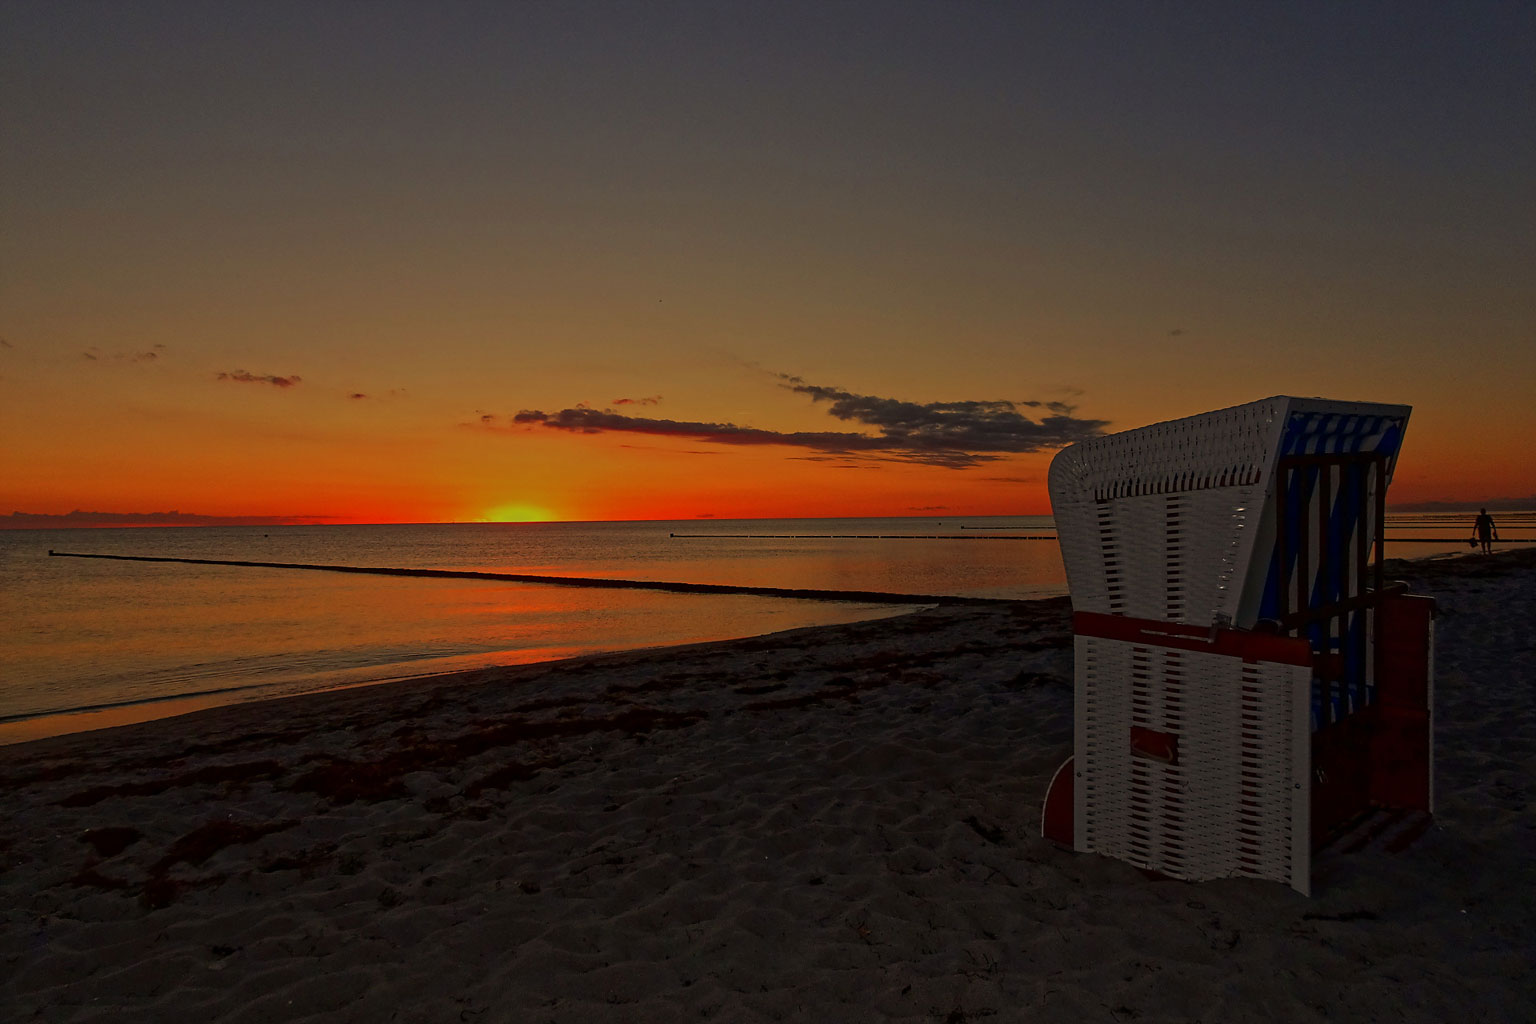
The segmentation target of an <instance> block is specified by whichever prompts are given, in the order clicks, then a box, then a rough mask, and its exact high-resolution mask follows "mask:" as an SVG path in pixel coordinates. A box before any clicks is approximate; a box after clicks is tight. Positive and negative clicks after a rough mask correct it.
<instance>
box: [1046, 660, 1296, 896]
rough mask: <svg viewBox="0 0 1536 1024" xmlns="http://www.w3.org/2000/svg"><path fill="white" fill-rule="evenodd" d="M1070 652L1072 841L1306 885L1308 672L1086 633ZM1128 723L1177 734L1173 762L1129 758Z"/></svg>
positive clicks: (1179, 873)
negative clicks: (1073, 717) (1073, 752)
mask: <svg viewBox="0 0 1536 1024" xmlns="http://www.w3.org/2000/svg"><path fill="white" fill-rule="evenodd" d="M1076 655H1077V673H1076V691H1077V716H1076V722H1075V728H1076V741H1077V742H1076V757H1077V760H1076V770H1077V772H1078V778H1077V780H1076V781H1077V785H1076V788H1075V799H1076V806H1075V808H1074V811H1075V830H1076V835H1075V840H1076V846H1077V848H1078V849H1079V850H1083V851H1088V852H1094V853H1101V854H1105V855H1107V856H1111V857H1117V858H1120V859H1122V860H1125V861H1128V862H1130V863H1132V864H1135V865H1137V866H1139V867H1144V868H1147V869H1150V870H1155V871H1160V872H1162V873H1164V874H1167V875H1171V876H1173V877H1175V878H1184V879H1189V880H1201V879H1209V878H1224V877H1229V876H1234V875H1241V876H1247V877H1253V878H1263V879H1271V880H1274V881H1280V882H1284V883H1286V884H1287V885H1290V886H1292V887H1293V888H1295V889H1297V890H1298V891H1300V892H1303V893H1305V892H1307V891H1308V885H1309V881H1308V875H1309V861H1308V852H1307V851H1308V849H1309V845H1310V844H1309V840H1308V835H1307V827H1308V824H1307V813H1308V805H1307V798H1308V792H1309V790H1308V786H1307V785H1306V782H1307V775H1308V770H1309V768H1308V765H1309V757H1310V753H1309V751H1310V747H1309V737H1310V731H1309V729H1308V724H1307V715H1308V700H1307V689H1308V685H1309V681H1310V671H1309V670H1308V669H1307V668H1305V667H1302V666H1291V665H1279V664H1273V663H1264V662H1260V663H1256V664H1252V663H1244V662H1243V661H1242V659H1240V658H1236V657H1230V656H1222V655H1215V654H1208V653H1203V652H1198V651H1183V650H1175V649H1172V648H1163V647H1156V646H1146V645H1140V644H1134V643H1129V642H1126V641H1120V640H1108V639H1103V638H1099V637H1090V636H1078V637H1077V638H1076ZM1133 726H1138V727H1141V728H1145V729H1151V730H1156V731H1157V732H1159V733H1168V734H1173V735H1176V736H1177V737H1178V756H1177V761H1176V762H1175V763H1168V762H1165V761H1161V760H1156V759H1153V758H1149V757H1146V756H1141V755H1138V754H1136V753H1134V752H1133V750H1132V746H1131V742H1130V736H1131V729H1132V727H1133Z"/></svg>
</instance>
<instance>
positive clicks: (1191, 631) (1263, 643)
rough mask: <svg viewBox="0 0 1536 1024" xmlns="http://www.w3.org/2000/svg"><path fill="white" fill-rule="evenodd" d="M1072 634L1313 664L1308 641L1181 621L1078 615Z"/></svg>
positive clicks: (1074, 617)
mask: <svg viewBox="0 0 1536 1024" xmlns="http://www.w3.org/2000/svg"><path fill="white" fill-rule="evenodd" d="M1072 631H1073V632H1074V633H1076V634H1078V635H1079V636H1096V637H1101V638H1103V639H1105V640H1123V641H1125V642H1126V643H1133V644H1144V645H1146V646H1148V647H1172V648H1175V649H1176V650H1181V651H1199V652H1201V653H1204V654H1224V655H1227V656H1228V657H1233V658H1241V659H1243V661H1245V662H1259V661H1272V662H1278V663H1279V664H1282V665H1311V664H1312V648H1311V647H1310V646H1309V645H1308V644H1307V641H1306V640H1304V639H1302V638H1300V637H1294V636H1283V635H1280V634H1276V633H1250V632H1247V631H1244V630H1240V629H1227V628H1225V627H1218V628H1216V629H1214V630H1212V629H1210V628H1208V627H1201V626H1186V625H1184V624H1182V623H1178V622H1159V621H1158V620H1156V619H1137V618H1133V617H1131V616H1129V615H1105V614H1103V613H1101V612H1074V613H1073V614H1072Z"/></svg>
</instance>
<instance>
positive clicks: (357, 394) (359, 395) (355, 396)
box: [347, 391, 368, 400]
mask: <svg viewBox="0 0 1536 1024" xmlns="http://www.w3.org/2000/svg"><path fill="white" fill-rule="evenodd" d="M347 397H348V398H351V399H354V400H356V399H359V398H367V397H368V396H367V395H365V394H363V393H362V392H361V391H354V392H352V393H351V394H350V395H348V396H347Z"/></svg>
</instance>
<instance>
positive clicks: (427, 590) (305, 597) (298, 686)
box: [0, 516, 1466, 744]
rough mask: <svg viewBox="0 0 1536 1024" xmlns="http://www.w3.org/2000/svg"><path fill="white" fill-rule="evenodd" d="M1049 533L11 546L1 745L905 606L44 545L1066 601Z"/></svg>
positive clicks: (5, 564) (325, 538)
mask: <svg viewBox="0 0 1536 1024" xmlns="http://www.w3.org/2000/svg"><path fill="white" fill-rule="evenodd" d="M1465 518H1466V517H1464V516H1463V517H1460V519H1465ZM1457 531H1461V532H1465V524H1463V523H1461V522H1460V521H1459V520H1458V521H1457V522H1454V523H1453V522H1451V521H1449V520H1446V521H1439V520H1436V519H1435V518H1433V517H1430V518H1429V519H1426V518H1425V517H1422V516H1421V517H1413V516H1403V517H1389V518H1388V538H1389V541H1388V553H1389V554H1391V555H1395V556H1398V557H1425V556H1436V555H1445V554H1449V553H1452V552H1461V553H1465V551H1466V547H1465V541H1464V540H1462V539H1461V536H1460V534H1459V533H1458V535H1457V537H1455V538H1454V542H1452V540H1450V539H1449V538H1447V540H1446V542H1445V543H1435V542H1433V540H1432V539H1433V538H1434V537H1437V536H1446V535H1448V534H1450V533H1452V532H1457ZM1394 536H1396V537H1398V538H1400V539H1405V540H1412V541H1413V543H1409V544H1405V545H1399V546H1395V547H1394V546H1393V544H1392V539H1391V538H1393V537H1394ZM1054 538H1055V529H1054V525H1053V523H1052V520H1051V519H1050V517H1048V516H1019V517H970V518H964V517H961V518H956V517H947V518H891V519H803V520H786V519H776V520H703V521H701V520H688V521H680V522H624V523H473V524H435V525H384V526H335V525H332V526H242V527H165V528H153V527H138V528H132V529H90V530H81V529H75V530H14V531H0V744H4V743H15V742H20V741H22V740H27V739H34V738H39V737H43V736H50V735H59V734H63V733H68V732H77V731H81V730H86V729H97V728H103V727H106V726H112V725H122V724H127V723H130V722H136V721H145V720H149V719H154V718H162V717H168V716H171V715H176V714H182V713H185V712H188V711H194V710H198V709H201V708H206V707H213V706H217V705H223V704H233V703H239V702H244V701H253V700H265V699H270V698H274V697H284V696H290V695H294V694H300V693H309V692H314V691H319V690H329V689H338V688H343V687H349V686H359V685H367V684H372V683H379V682H385V681H390V680H399V679H410V678H419V677H423V676H428V675H436V674H439V673H444V672H457V671H462V670H468V669H477V668H484V667H489V666H495V665H516V664H526V663H530V662H541V661H550V660H555V659H560V658H569V657H575V656H579V655H585V654H594V653H600V652H605V651H618V650H630V649H639V648H650V647H665V646H671V645H677V644H689V643H699V642H704V641H711V640H723V639H730V638H736V637H744V636H756V635H761V634H764V633H770V632H776V631H779V630H786V629H795V628H799V627H805V626H820V625H831V624H836V623H846V622H852V621H858V620H862V619H872V618H878V617H882V616H887V615H895V614H901V613H902V612H903V611H905V610H908V609H907V608H906V607H903V606H901V605H890V604H874V603H868V602H859V601H827V600H806V599H801V598H780V597H764V596H755V595H742V594H679V593H665V592H657V591H650V590H642V589H601V590H594V589H584V588H583V589H578V588H571V587H565V586H553V585H542V584H530V583H512V582H507V581H499V580H474V579H442V578H414V577H392V576H376V575H354V574H346V573H332V572H310V571H300V570H292V569H273V568H259V567H249V566H225V565H195V564H186V563H171V562H134V561H115V560H99V559H89V558H65V557H50V555H49V552H50V551H61V552H72V553H81V554H112V555H139V556H150V557H162V558H194V559H215V560H228V561H259V562H288V563H304V564H324V565H349V566H372V567H391V568H402V569H448V570H466V571H482V572H499V573H518V574H531V575H542V576H577V577H603V578H611V579H621V580H643V581H662V582H678V583H711V584H721V585H726V586H743V587H772V588H782V589H816V590H842V591H865V592H880V593H894V594H922V595H951V596H962V597H990V598H1007V599H1029V598H1040V597H1051V596H1055V595H1060V594H1065V593H1066V592H1067V586H1066V578H1065V573H1064V570H1063V568H1062V564H1061V556H1060V553H1059V550H1058V548H1057V544H1056V542H1055V539H1054Z"/></svg>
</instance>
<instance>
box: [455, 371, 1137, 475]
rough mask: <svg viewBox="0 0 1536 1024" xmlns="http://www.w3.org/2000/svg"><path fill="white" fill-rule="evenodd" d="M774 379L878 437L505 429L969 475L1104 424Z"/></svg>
mask: <svg viewBox="0 0 1536 1024" xmlns="http://www.w3.org/2000/svg"><path fill="white" fill-rule="evenodd" d="M780 379H781V380H782V381H783V382H784V385H783V386H784V387H786V388H788V389H789V390H791V391H794V392H796V393H797V394H802V395H807V396H809V397H810V398H811V400H812V401H813V402H826V403H828V412H829V413H830V414H831V415H832V416H834V417H836V418H837V419H840V420H843V421H845V422H854V423H859V424H862V425H864V426H868V427H874V428H875V429H876V430H877V431H878V433H876V434H865V433H855V432H851V431H849V432H844V431H790V432H786V431H777V430H762V429H759V428H756V427H744V426H739V425H737V424H734V423H705V422H700V421H690V420H673V419H656V418H651V417H644V416H629V415H626V414H624V413H620V412H615V411H614V410H612V409H601V410H599V409H593V408H591V407H589V406H587V405H586V404H585V403H582V404H579V405H577V406H575V407H573V408H569V409H562V410H560V411H559V412H555V413H546V412H544V411H543V410H539V409H525V410H523V411H522V412H519V413H517V414H516V415H515V416H513V417H511V424H512V425H513V426H522V427H533V426H538V427H546V428H548V429H551V430H564V431H569V432H571V433H578V434H602V433H628V434H644V435H648V436H652V437H679V438H689V439H692V440H700V441H707V442H710V443H713V444H723V445H741V446H751V445H782V446H786V447H792V448H805V449H809V450H811V451H814V452H818V453H821V454H820V455H817V456H809V457H810V458H816V459H835V458H837V457H842V458H846V459H850V460H856V461H862V460H868V459H878V460H885V461H901V462H917V463H922V464H926V465H933V466H944V467H947V468H950V469H968V468H970V467H972V466H978V465H981V464H983V463H987V462H994V461H997V460H998V459H1000V458H1002V457H1004V455H1009V454H1022V453H1028V452H1037V451H1045V450H1049V449H1054V448H1060V447H1062V446H1064V445H1067V444H1071V443H1072V442H1074V441H1078V440H1081V439H1083V438H1085V437H1092V436H1094V435H1095V434H1098V433H1099V432H1100V431H1101V430H1102V429H1103V427H1104V426H1105V425H1106V423H1105V421H1104V420H1090V419H1078V418H1076V417H1074V416H1073V415H1072V412H1073V407H1072V406H1070V405H1067V404H1065V403H1063V402H1035V401H1027V402H1011V401H962V402H928V403H921V404H919V403H916V402H904V401H901V400H898V399H894V398H878V397H875V396H872V395H858V394H854V393H852V392H849V391H844V390H841V389H839V388H829V387H822V386H819V385H815V384H808V383H806V382H805V381H804V380H802V379H800V378H798V377H791V376H788V375H780ZM631 404H632V403H631ZM1025 408H1029V409H1034V408H1041V409H1045V410H1046V411H1048V412H1050V413H1051V414H1052V415H1049V416H1046V417H1043V418H1041V419H1038V420H1035V419H1030V418H1029V417H1027V416H1025V415H1024V414H1023V413H1022V412H1020V411H1019V410H1020V409H1025ZM480 422H481V424H482V425H484V426H491V427H494V426H496V425H497V423H498V422H499V420H498V417H494V416H481V418H480Z"/></svg>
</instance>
